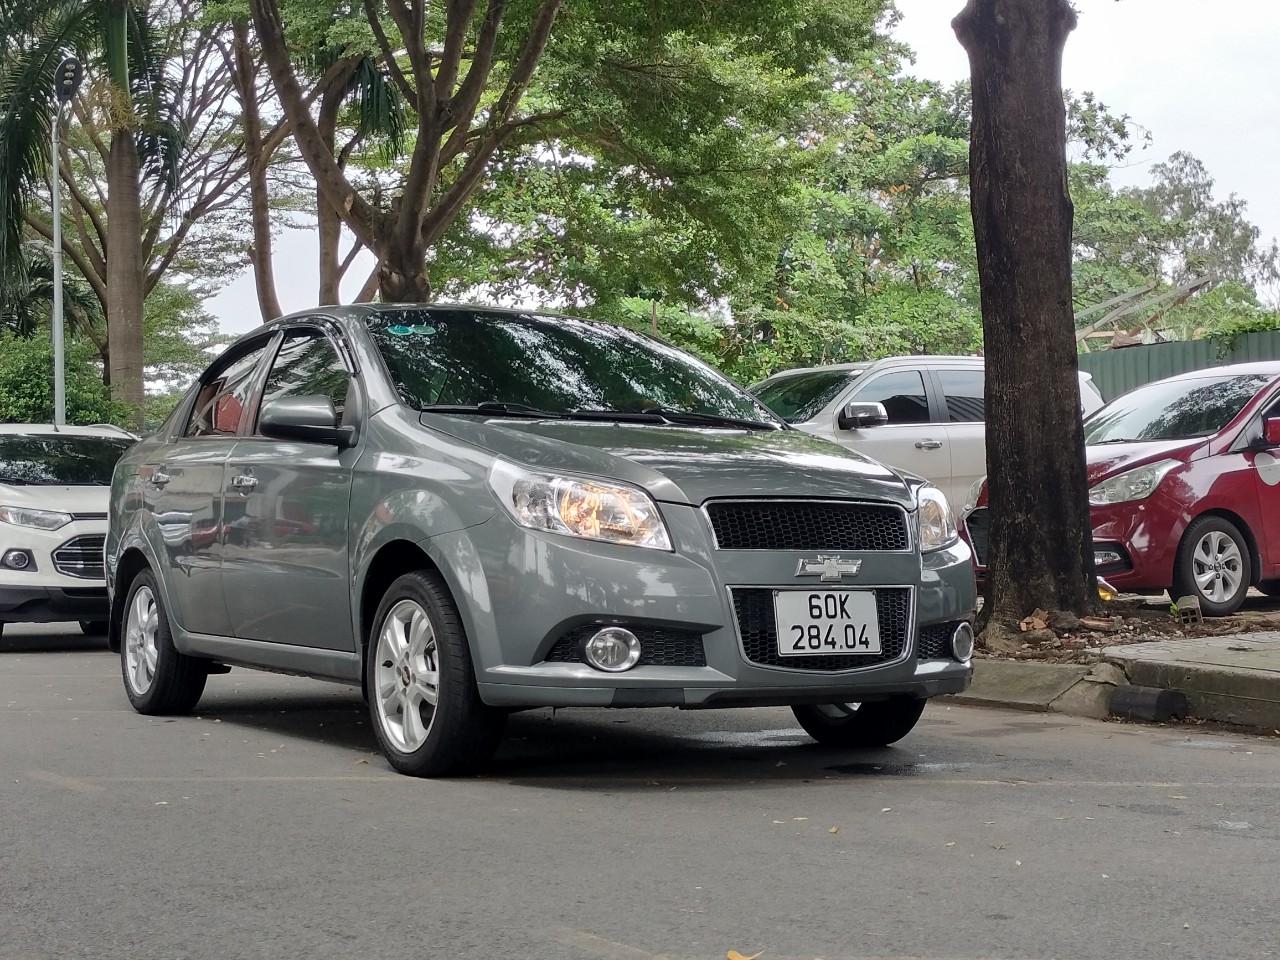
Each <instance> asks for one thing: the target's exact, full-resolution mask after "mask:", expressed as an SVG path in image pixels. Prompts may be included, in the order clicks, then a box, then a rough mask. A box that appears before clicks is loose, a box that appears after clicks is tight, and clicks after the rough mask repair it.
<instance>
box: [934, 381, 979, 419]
mask: <svg viewBox="0 0 1280 960" xmlns="http://www.w3.org/2000/svg"><path fill="white" fill-rule="evenodd" d="M938 379H939V380H940V381H941V382H942V392H943V394H944V395H945V396H946V398H947V419H948V420H950V421H951V422H952V423H981V422H982V421H983V420H985V419H986V401H985V399H984V392H983V391H984V387H985V379H986V378H985V377H984V376H983V373H982V371H981V370H939V371H938Z"/></svg>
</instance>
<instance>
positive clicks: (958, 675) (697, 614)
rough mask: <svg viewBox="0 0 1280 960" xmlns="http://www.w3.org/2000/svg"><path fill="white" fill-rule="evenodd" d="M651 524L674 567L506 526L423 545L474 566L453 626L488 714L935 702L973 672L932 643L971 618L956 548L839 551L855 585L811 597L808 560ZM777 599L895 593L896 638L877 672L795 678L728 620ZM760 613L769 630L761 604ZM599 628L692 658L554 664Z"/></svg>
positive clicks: (799, 673)
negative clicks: (679, 644)
mask: <svg viewBox="0 0 1280 960" xmlns="http://www.w3.org/2000/svg"><path fill="white" fill-rule="evenodd" d="M662 510H663V513H664V516H665V518H666V521H667V525H668V528H669V530H670V531H671V535H672V539H673V541H674V547H675V549H674V551H672V552H665V551H656V550H652V551H651V550H642V549H639V548H635V547H623V546H613V545H609V544H599V543H590V542H585V541H577V540H571V539H569V538H565V537H556V536H553V535H547V534H540V533H536V532H533V531H529V530H525V529H524V528H521V527H518V526H516V525H515V524H514V523H512V522H510V521H509V520H507V518H506V517H504V516H497V517H494V518H493V519H492V520H490V521H489V522H487V523H485V524H483V525H481V526H480V527H473V528H471V529H470V530H468V531H464V532H460V533H458V534H454V535H448V536H447V537H442V538H436V540H435V541H433V545H434V546H436V547H438V548H442V549H443V550H444V551H445V553H446V554H452V556H453V561H454V562H452V563H448V564H443V563H442V564H441V566H442V568H443V569H450V568H452V569H455V570H457V569H464V570H465V569H467V568H468V567H470V569H471V570H472V571H473V573H474V575H473V576H472V577H471V578H470V579H469V580H468V581H467V583H466V585H465V587H462V586H461V585H459V586H460V589H458V590H455V596H463V597H466V598H467V602H466V603H465V604H464V609H463V610H462V613H463V618H464V620H465V621H467V629H468V633H469V635H470V636H471V637H472V639H473V641H474V650H475V654H476V657H475V659H476V673H477V681H478V683H479V689H480V694H481V697H482V698H483V700H484V701H485V702H486V703H489V704H492V705H495V706H505V707H534V706H615V707H624V706H625V707H639V706H677V707H690V708H696V707H721V706H765V705H792V704H803V703H834V702H863V701H870V700H876V699H885V698H888V697H893V696H912V697H932V696H936V695H938V694H942V693H956V692H959V691H961V690H963V689H965V687H966V686H967V685H968V682H969V678H970V675H971V667H970V665H969V664H968V663H960V662H957V661H955V660H954V659H952V658H951V657H950V654H949V652H946V651H945V650H944V649H943V646H942V645H940V643H939V636H940V635H942V634H940V631H942V632H944V633H945V635H946V636H949V631H950V630H952V629H953V628H954V625H955V624H957V623H959V622H960V621H962V620H965V619H967V618H969V617H971V616H972V613H973V609H974V606H975V593H974V580H973V572H972V564H971V554H970V551H969V548H968V547H967V546H966V545H964V544H963V543H959V542H958V543H956V544H953V545H952V546H951V547H948V548H946V549H944V550H940V551H936V552H934V553H930V554H926V555H924V556H923V557H922V556H921V554H919V553H918V552H915V551H914V550H904V551H898V552H890V551H886V552H879V553H877V552H865V553H858V552H851V551H840V556H841V557H842V558H845V559H849V560H854V559H857V560H861V561H862V566H861V570H860V571H859V573H858V574H857V575H854V576H851V577H849V578H847V579H844V580H843V582H840V583H834V584H833V583H821V582H820V581H819V580H818V578H817V577H816V576H810V577H808V578H807V579H806V578H800V577H799V576H798V574H797V569H798V565H799V563H800V561H801V560H809V561H812V560H813V559H814V558H815V557H816V556H817V555H818V551H816V550H813V551H786V550H776V551H775V550H720V549H717V548H716V546H715V544H714V542H713V540H712V538H711V534H710V530H709V528H708V527H707V524H706V522H705V519H704V518H703V515H702V513H701V511H700V510H698V509H697V508H695V507H688V506H681V505H672V504H665V503H664V504H662ZM448 540H452V541H453V542H452V543H446V542H444V541H448ZM468 546H470V547H472V548H474V549H475V551H476V554H475V557H474V562H473V563H467V562H462V563H459V562H457V561H458V554H459V553H460V552H461V551H463V550H465V549H466V548H467V547H468ZM825 552H826V551H824V553H825ZM831 552H832V553H834V552H836V551H831ZM481 579H482V580H483V581H484V583H485V585H486V587H487V590H486V591H485V592H483V593H481V592H478V591H477V590H476V585H477V582H478V580H481ZM776 589H857V590H874V591H876V592H877V594H879V593H880V591H888V592H893V593H894V594H896V595H897V597H898V598H899V602H898V603H897V605H896V606H894V607H893V609H894V610H895V611H897V612H895V614H894V617H893V622H892V623H889V622H887V621H886V620H885V619H883V616H884V615H883V614H882V620H881V628H882V632H884V633H888V632H889V631H890V630H892V631H897V633H896V634H895V636H896V637H897V638H898V639H897V640H895V644H894V646H893V649H892V651H891V652H886V654H884V655H882V656H880V657H878V658H867V659H861V658H858V657H843V658H839V659H837V658H822V657H815V658H812V659H813V660H814V661H819V660H821V661H825V662H824V663H815V664H810V665H809V666H807V667H805V668H799V667H796V666H794V665H793V663H794V661H790V660H782V661H781V662H779V661H778V660H776V659H774V660H773V662H769V658H768V657H764V656H762V655H761V652H760V651H761V650H762V649H764V647H762V645H761V642H760V640H759V637H758V629H756V628H758V623H759V618H758V617H757V619H756V620H755V621H753V622H752V623H751V624H750V625H748V622H747V621H746V620H744V619H742V618H743V616H744V614H743V613H742V611H741V609H739V608H738V607H735V594H736V595H738V596H739V598H740V597H741V595H742V594H745V593H752V594H755V595H756V596H757V597H759V596H761V595H765V596H767V595H768V592H769V591H772V590H776ZM903 596H905V598H906V599H905V601H902V600H901V598H902V597H903ZM764 608H765V610H766V617H767V618H768V619H769V620H770V621H771V619H772V615H773V614H772V609H773V608H772V602H771V601H766V602H765V604H764ZM604 625H618V626H625V627H627V628H628V629H633V630H635V631H636V632H640V631H642V630H648V631H667V632H669V633H673V634H674V633H684V634H688V635H693V636H694V637H695V638H697V640H698V643H697V645H696V646H697V649H696V653H697V656H695V657H693V658H692V660H691V661H689V660H681V659H679V658H670V659H667V660H665V661H663V662H654V663H646V661H645V660H644V659H642V660H641V663H640V665H639V666H637V667H635V668H633V669H631V670H627V671H625V672H622V673H605V672H603V671H600V670H596V669H594V668H592V667H591V666H589V665H587V664H586V663H584V662H582V661H581V660H580V659H578V658H576V657H563V656H557V651H560V652H561V653H562V652H563V650H564V649H565V647H564V642H565V638H566V636H569V635H574V634H575V631H584V630H588V631H589V630H590V629H592V628H593V627H596V626H604ZM751 629H756V632H757V636H756V638H755V639H754V640H752V641H751V642H750V643H748V642H747V641H745V640H744V636H745V635H746V634H747V633H748V632H749V631H750V630H751ZM765 646H767V643H766V644H765ZM749 647H750V652H749V649H748V648H749ZM775 648H776V645H775ZM886 651H888V644H887V643H886Z"/></svg>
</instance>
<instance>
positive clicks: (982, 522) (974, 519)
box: [964, 507, 991, 567]
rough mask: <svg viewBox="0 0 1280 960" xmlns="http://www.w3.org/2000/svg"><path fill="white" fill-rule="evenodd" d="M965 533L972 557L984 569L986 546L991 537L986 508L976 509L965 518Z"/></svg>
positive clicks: (989, 519)
mask: <svg viewBox="0 0 1280 960" xmlns="http://www.w3.org/2000/svg"><path fill="white" fill-rule="evenodd" d="M964 529H965V533H967V534H968V535H969V544H970V546H972V547H973V555H974V557H976V558H977V560H978V565H979V566H982V567H985V566H986V565H987V544H988V542H989V540H990V535H991V517H990V516H988V515H987V508H986V507H978V508H977V509H976V510H974V511H973V513H971V514H969V516H967V517H965V521H964Z"/></svg>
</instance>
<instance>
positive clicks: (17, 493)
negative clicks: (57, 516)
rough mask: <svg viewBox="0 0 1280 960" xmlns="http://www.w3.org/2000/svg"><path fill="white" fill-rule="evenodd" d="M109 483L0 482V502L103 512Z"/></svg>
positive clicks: (108, 495) (33, 506)
mask: <svg viewBox="0 0 1280 960" xmlns="http://www.w3.org/2000/svg"><path fill="white" fill-rule="evenodd" d="M110 499H111V488H110V487H98V486H85V487H80V486H74V487H64V486H56V487H55V486H51V485H50V486H43V485H39V484H31V485H29V486H20V485H16V484H15V485H10V484H5V483H0V504H3V505H5V506H8V507H31V508H32V509H34V510H61V511H63V512H65V513H100V514H102V515H103V516H106V513H107V504H108V503H109V502H110Z"/></svg>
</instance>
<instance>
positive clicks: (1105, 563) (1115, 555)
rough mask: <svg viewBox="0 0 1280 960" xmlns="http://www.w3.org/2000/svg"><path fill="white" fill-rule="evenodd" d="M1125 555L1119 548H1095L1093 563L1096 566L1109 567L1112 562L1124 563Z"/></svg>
mask: <svg viewBox="0 0 1280 960" xmlns="http://www.w3.org/2000/svg"><path fill="white" fill-rule="evenodd" d="M1123 562H1124V557H1122V556H1121V555H1120V551H1119V550H1095V551H1093V565H1094V566H1095V567H1109V566H1111V565H1112V564H1116V563H1123Z"/></svg>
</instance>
